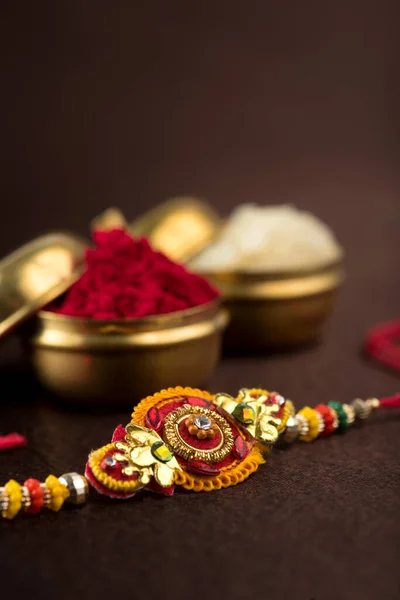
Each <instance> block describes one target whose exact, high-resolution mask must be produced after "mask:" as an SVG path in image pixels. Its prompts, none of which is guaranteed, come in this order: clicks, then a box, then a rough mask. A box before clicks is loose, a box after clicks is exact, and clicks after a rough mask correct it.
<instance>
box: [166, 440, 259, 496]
mask: <svg viewBox="0 0 400 600" xmlns="http://www.w3.org/2000/svg"><path fill="white" fill-rule="evenodd" d="M263 463H265V460H264V458H263V456H262V454H261V452H260V450H259V448H258V447H257V446H255V447H254V448H252V450H251V451H250V453H249V454H248V456H246V458H245V459H244V460H243V461H241V462H238V461H235V462H234V463H233V464H232V465H231V466H230V467H228V468H227V469H226V470H224V471H222V472H221V473H220V474H219V475H214V476H212V477H210V476H202V475H192V474H191V473H189V472H188V471H175V474H174V481H175V484H176V485H180V486H182V487H183V488H185V490H192V491H194V492H212V491H213V490H220V489H221V488H228V487H230V486H232V485H237V484H238V483H241V482H242V481H244V480H245V479H247V478H248V477H249V475H251V474H252V473H254V472H255V471H257V469H258V467H259V466H260V465H262V464H263Z"/></svg>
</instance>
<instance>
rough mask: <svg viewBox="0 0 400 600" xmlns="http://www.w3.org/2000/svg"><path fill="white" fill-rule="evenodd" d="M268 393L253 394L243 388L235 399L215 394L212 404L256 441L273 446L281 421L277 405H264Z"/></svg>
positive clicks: (227, 395)
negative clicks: (237, 422) (236, 422)
mask: <svg viewBox="0 0 400 600" xmlns="http://www.w3.org/2000/svg"><path fill="white" fill-rule="evenodd" d="M267 400H268V393H265V394H253V395H252V390H249V389H247V388H243V389H241V390H240V391H239V394H238V395H237V397H236V398H234V397H233V396H230V395H229V394H216V395H215V396H214V399H213V402H214V404H216V405H217V406H219V407H220V408H222V409H223V410H224V411H225V412H227V413H229V414H230V415H232V416H233V417H234V418H235V419H236V420H237V421H239V423H241V424H242V425H243V426H244V427H245V428H246V429H247V431H248V432H249V433H250V435H252V436H253V437H254V438H255V439H256V440H258V441H260V442H264V443H267V444H273V443H275V442H276V440H277V439H278V435H279V432H278V428H279V427H280V425H281V419H280V418H278V416H277V415H276V413H278V412H279V410H280V406H279V405H278V404H266V401H267Z"/></svg>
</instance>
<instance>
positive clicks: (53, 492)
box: [45, 475, 69, 512]
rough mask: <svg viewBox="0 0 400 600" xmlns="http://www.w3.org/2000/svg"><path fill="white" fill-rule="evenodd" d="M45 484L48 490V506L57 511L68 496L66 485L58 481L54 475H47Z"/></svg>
mask: <svg viewBox="0 0 400 600" xmlns="http://www.w3.org/2000/svg"><path fill="white" fill-rule="evenodd" d="M45 486H46V489H48V490H49V492H50V504H49V508H50V509H51V510H54V511H55V512H58V511H59V510H60V508H61V507H62V505H63V504H64V502H65V500H66V499H67V498H68V496H69V491H68V488H67V486H66V485H63V484H62V483H60V482H59V480H58V479H57V477H55V476H54V475H49V476H48V477H47V479H46V481H45Z"/></svg>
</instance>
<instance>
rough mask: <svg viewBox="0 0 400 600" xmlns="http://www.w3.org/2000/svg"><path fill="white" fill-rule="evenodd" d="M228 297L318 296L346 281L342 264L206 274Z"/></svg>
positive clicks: (261, 298)
mask: <svg viewBox="0 0 400 600" xmlns="http://www.w3.org/2000/svg"><path fill="white" fill-rule="evenodd" d="M206 276H207V277H208V278H209V279H210V280H211V281H212V282H213V283H214V284H215V285H216V286H218V287H219V289H220V290H221V292H222V295H223V297H224V299H225V300H228V301H230V300H285V299H291V298H302V297H307V296H314V295H316V294H322V293H325V292H328V291H332V290H334V289H336V288H338V287H339V286H340V285H341V284H342V283H343V281H344V270H343V268H342V266H341V264H340V263H334V264H332V265H329V266H327V267H324V268H323V269H320V270H316V271H311V272H298V273H296V274H290V273H288V274H286V275H284V274H279V273H277V274H276V275H275V274H271V273H257V274H250V273H246V274H243V273H215V274H207V275H206Z"/></svg>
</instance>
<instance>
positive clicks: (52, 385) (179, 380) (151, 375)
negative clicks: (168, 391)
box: [27, 302, 228, 406]
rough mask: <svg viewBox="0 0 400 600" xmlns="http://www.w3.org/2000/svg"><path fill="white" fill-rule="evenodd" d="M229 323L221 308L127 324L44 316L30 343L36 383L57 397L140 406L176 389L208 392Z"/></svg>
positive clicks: (35, 325)
mask: <svg viewBox="0 0 400 600" xmlns="http://www.w3.org/2000/svg"><path fill="white" fill-rule="evenodd" d="M227 321H228V314H227V311H225V310H224V309H222V308H221V307H220V303H219V302H211V303H209V304H207V305H203V306H200V307H196V308H193V309H189V310H184V311H180V312H175V313H171V314H168V315H161V316H156V317H146V318H143V319H135V320H133V319H132V320H122V321H97V320H93V319H80V318H74V317H66V316H63V315H58V314H55V313H52V312H48V311H42V312H40V313H38V315H37V317H36V318H35V320H34V322H33V323H32V325H31V327H32V328H33V329H32V330H31V331H30V334H29V338H28V342H27V343H28V350H29V356H30V360H31V364H32V366H33V369H34V371H35V373H36V376H37V378H38V379H39V381H40V382H41V383H42V385H43V386H44V387H45V388H47V389H48V390H50V391H51V392H52V393H55V394H57V395H59V396H61V397H63V398H66V399H68V400H71V401H80V402H82V401H89V402H92V403H98V404H99V403H103V404H105V403H107V404H125V403H127V404H128V405H129V406H132V405H133V403H134V401H136V400H139V399H140V398H142V397H145V396H146V395H148V394H151V393H154V391H157V390H161V389H163V388H167V387H169V386H177V385H183V386H185V385H190V386H192V387H196V386H197V387H201V386H203V385H204V384H205V383H206V381H207V379H208V378H209V376H210V375H211V373H212V371H213V369H214V367H215V366H216V364H217V362H218V359H219V356H220V347H221V338H222V332H223V330H224V328H225V326H226V324H227Z"/></svg>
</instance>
